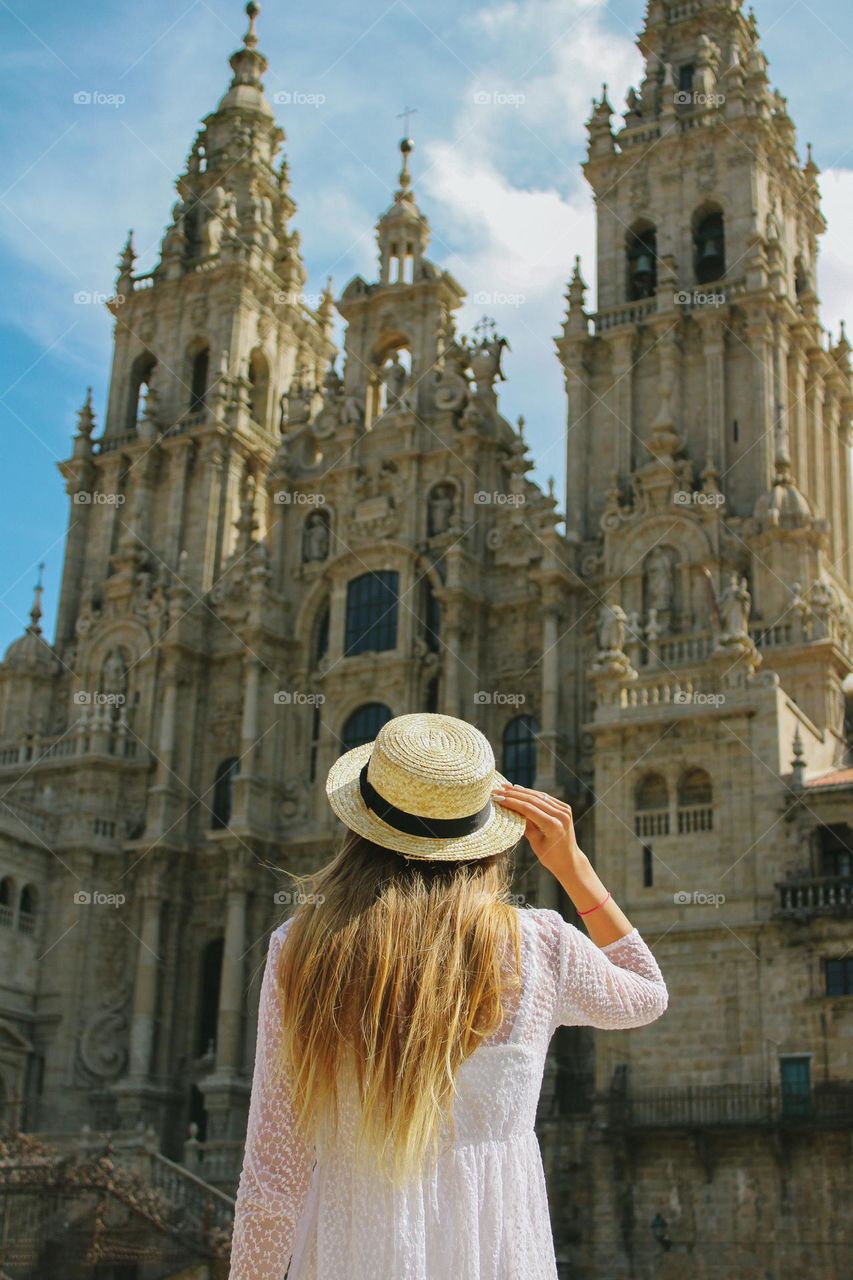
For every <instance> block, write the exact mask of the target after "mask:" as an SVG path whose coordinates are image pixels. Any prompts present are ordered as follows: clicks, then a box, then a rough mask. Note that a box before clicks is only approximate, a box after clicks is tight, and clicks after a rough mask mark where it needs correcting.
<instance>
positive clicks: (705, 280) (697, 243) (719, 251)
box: [693, 209, 726, 284]
mask: <svg viewBox="0 0 853 1280" xmlns="http://www.w3.org/2000/svg"><path fill="white" fill-rule="evenodd" d="M693 265H694V270H695V272H696V279H697V281H698V283H699V284H710V283H711V281H712V280H721V279H722V278H723V276H724V275H725V274H726V237H725V226H724V223H723V215H722V213H721V212H720V211H719V209H715V210H713V211H712V212H710V213H705V214H703V215H702V216H701V217H700V218H699V219H698V220H697V222H696V226H695V229H694V232H693Z"/></svg>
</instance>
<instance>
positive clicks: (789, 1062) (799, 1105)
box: [779, 1054, 812, 1119]
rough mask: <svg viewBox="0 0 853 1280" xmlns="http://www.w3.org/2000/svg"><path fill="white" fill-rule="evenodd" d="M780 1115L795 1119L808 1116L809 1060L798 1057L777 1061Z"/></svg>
mask: <svg viewBox="0 0 853 1280" xmlns="http://www.w3.org/2000/svg"><path fill="white" fill-rule="evenodd" d="M779 1077H780V1080H781V1084H782V1115H783V1116H785V1117H786V1118H790V1119H796V1118H797V1117H798V1116H805V1115H808V1114H809V1112H810V1111H811V1105H812V1084H811V1058H810V1057H809V1056H808V1055H806V1054H802V1055H798V1056H796V1057H795V1056H793V1055H791V1056H790V1057H785V1058H780V1059H779Z"/></svg>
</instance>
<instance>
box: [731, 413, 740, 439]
mask: <svg viewBox="0 0 853 1280" xmlns="http://www.w3.org/2000/svg"><path fill="white" fill-rule="evenodd" d="M732 439H733V440H734V442H735V444H737V442H738V440H740V426H739V425H738V420H737V418H735V420H734V422H733V423H732Z"/></svg>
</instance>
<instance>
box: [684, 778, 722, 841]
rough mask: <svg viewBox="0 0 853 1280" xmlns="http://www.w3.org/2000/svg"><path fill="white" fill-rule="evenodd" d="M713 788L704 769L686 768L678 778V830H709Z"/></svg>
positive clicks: (711, 821) (711, 824) (712, 823)
mask: <svg viewBox="0 0 853 1280" xmlns="http://www.w3.org/2000/svg"><path fill="white" fill-rule="evenodd" d="M713 825H714V789H713V786H712V784H711V779H710V778H709V776H708V774H707V773H706V772H705V770H704V769H686V770H685V771H684V773H682V775H681V777H680V778H679V780H678V832H679V835H687V834H689V833H690V832H694V831H711V830H712V828H713Z"/></svg>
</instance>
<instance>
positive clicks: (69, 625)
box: [56, 466, 92, 642]
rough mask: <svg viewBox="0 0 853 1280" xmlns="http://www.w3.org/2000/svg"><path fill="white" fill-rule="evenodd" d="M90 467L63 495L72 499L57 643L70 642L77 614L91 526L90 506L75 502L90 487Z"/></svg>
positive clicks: (70, 480) (66, 487)
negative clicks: (81, 491) (82, 491)
mask: <svg viewBox="0 0 853 1280" xmlns="http://www.w3.org/2000/svg"><path fill="white" fill-rule="evenodd" d="M91 474H92V468H91V466H87V468H86V471H85V472H84V473H83V474H82V475H81V476H80V477H79V479H78V478H77V477H75V476H72V477H71V478H70V479H69V480H68V482H67V484H66V486H65V492H66V493H67V494H68V497H69V498H70V499H71V501H70V505H69V511H68V532H67V534H66V539H65V560H64V568H63V572H62V587H61V590H60V596H59V612H58V616H57V622H56V636H57V640H58V641H59V642H62V641H63V640H70V639H71V637H72V636H73V634H74V623H75V622H76V620H77V615H78V613H79V612H80V604H81V601H80V590H81V586H82V581H83V572H84V569H85V568H86V561H87V556H86V550H87V545H86V544H87V542H88V539H89V530H90V528H91V525H92V521H91V510H92V508H91V506H90V505H88V504H86V503H79V502H75V501H74V495H75V494H76V493H77V491H78V489H82V490H85V489H87V488H89V487H91V483H92V480H91Z"/></svg>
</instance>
